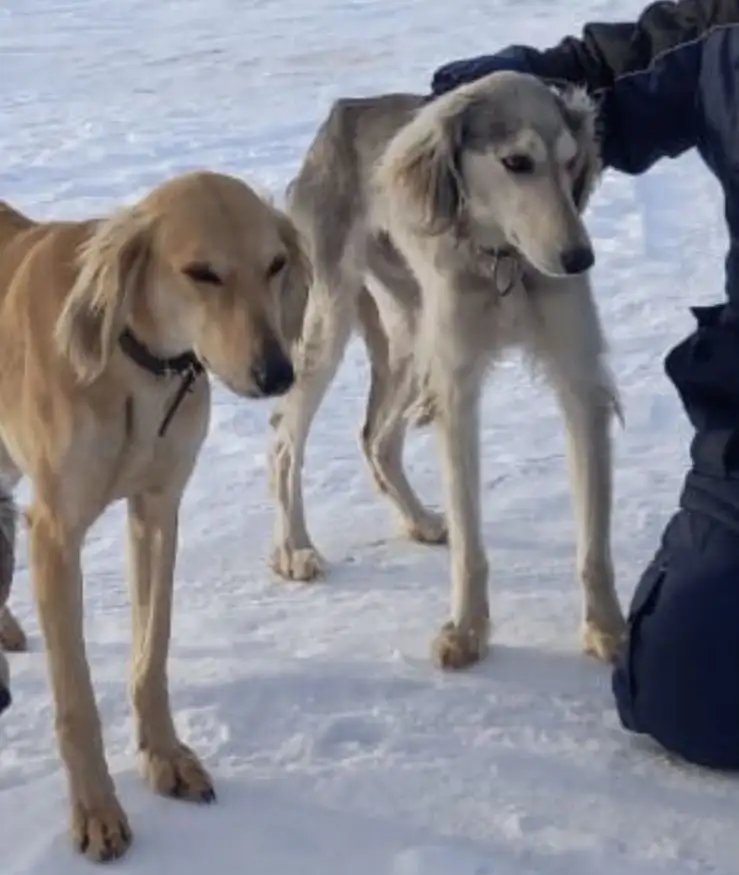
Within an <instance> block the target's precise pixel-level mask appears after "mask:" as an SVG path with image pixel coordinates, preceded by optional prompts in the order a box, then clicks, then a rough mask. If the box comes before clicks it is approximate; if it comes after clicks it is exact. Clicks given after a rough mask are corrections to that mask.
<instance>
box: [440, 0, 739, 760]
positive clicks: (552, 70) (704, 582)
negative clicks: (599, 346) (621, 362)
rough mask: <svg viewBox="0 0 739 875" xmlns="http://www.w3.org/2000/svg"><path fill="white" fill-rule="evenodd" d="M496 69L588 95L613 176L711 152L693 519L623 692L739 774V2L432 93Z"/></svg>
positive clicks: (680, 355) (619, 667)
mask: <svg viewBox="0 0 739 875" xmlns="http://www.w3.org/2000/svg"><path fill="white" fill-rule="evenodd" d="M494 70H518V71H521V72H526V73H530V74H533V75H535V76H538V77H541V78H543V79H548V80H565V81H568V82H572V83H578V84H580V85H583V86H585V87H586V88H587V89H588V90H589V91H590V92H591V93H592V95H593V96H594V98H595V99H596V100H597V103H598V113H599V123H600V129H601V137H602V155H603V162H604V166H605V167H610V168H613V169H615V170H618V171H621V172H624V173H628V174H634V175H635V174H640V173H643V172H644V171H646V170H647V169H648V168H649V167H651V166H652V165H653V164H654V163H655V162H656V161H658V160H659V159H661V158H665V157H676V156H678V155H681V154H683V153H684V152H686V151H688V150H689V149H693V148H695V149H697V150H698V152H699V153H700V155H701V156H702V158H703V160H704V161H705V163H706V165H707V166H708V167H709V169H710V170H711V171H712V173H713V174H714V175H715V176H716V178H717V179H718V181H719V183H720V184H721V187H722V189H723V193H724V197H725V215H726V222H727V225H728V231H729V250H728V253H727V256H726V263H725V271H726V273H725V293H726V294H725V299H724V300H722V302H721V303H717V304H716V305H714V306H710V307H700V308H698V307H694V308H692V312H693V315H694V317H695V321H696V327H695V330H694V332H693V333H692V334H690V335H689V336H688V337H686V338H685V339H684V340H683V341H682V342H680V343H679V344H678V345H677V346H676V347H674V348H673V349H672V350H671V351H670V352H669V353H668V354H667V356H666V358H665V371H666V373H667V376H668V378H669V379H670V381H671V382H672V383H673V385H674V386H675V388H676V390H677V392H678V395H679V397H680V399H681V402H682V404H683V407H684V409H685V412H686V414H687V416H688V418H689V420H690V422H691V424H692V426H693V429H694V435H693V438H692V442H691V447H690V458H691V467H690V470H689V471H688V473H687V475H686V477H685V480H684V483H683V486H682V491H681V494H680V498H679V508H678V510H677V512H676V513H675V514H674V516H673V517H672V519H671V520H670V522H669V523H668V525H667V527H666V529H665V531H664V532H663V534H662V538H661V543H660V545H659V547H658V549H657V551H656V553H655V555H654V557H653V559H652V561H651V562H650V563H649V565H648V567H647V568H646V570H645V571H644V573H643V575H642V577H641V579H640V580H639V582H638V584H637V587H636V590H635V593H634V596H633V599H632V603H631V606H630V609H629V615H628V636H627V640H626V642H625V644H624V647H623V648H622V651H621V653H620V655H619V656H618V658H617V660H616V664H615V666H614V670H613V678H612V687H613V692H614V696H615V700H616V707H617V710H618V713H619V716H620V719H621V723H622V724H623V726H624V727H625V728H626V729H628V730H631V731H632V732H635V733H640V734H646V735H649V736H651V737H652V738H654V739H655V740H656V741H657V742H659V743H660V744H661V745H662V746H663V747H664V748H665V749H667V750H669V751H671V752H673V753H675V754H677V755H679V756H681V757H683V758H684V759H686V760H688V761H690V762H693V763H696V764H699V765H702V766H707V767H711V768H716V769H726V770H729V769H731V770H736V769H739V0H679V2H669V0H664V2H656V3H651V4H650V5H649V6H647V7H646V8H645V9H644V10H643V12H642V13H641V15H640V16H639V17H638V18H637V20H636V21H633V22H621V23H607V22H598V23H590V24H587V25H586V26H585V27H584V29H583V32H582V35H581V37H580V38H575V37H572V36H568V37H566V38H565V39H563V40H562V41H561V42H560V43H559V44H558V45H556V46H554V47H553V48H550V49H547V50H544V51H538V50H536V49H534V48H531V47H529V46H523V45H513V46H508V47H507V48H505V49H503V50H501V51H499V52H498V53H497V54H492V55H485V56H481V57H476V58H471V59H465V60H459V61H454V62H452V63H448V64H445V65H444V66H443V67H440V68H439V69H438V70H437V71H436V73H435V74H434V76H433V80H432V88H431V90H432V97H433V95H439V94H442V93H444V92H446V91H448V90H450V89H452V88H455V87H457V86H458V85H461V84H462V83H465V82H470V81H472V80H474V79H477V78H479V77H481V76H484V75H487V74H488V73H490V72H493V71H494Z"/></svg>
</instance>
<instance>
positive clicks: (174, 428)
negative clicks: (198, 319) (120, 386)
mask: <svg viewBox="0 0 739 875" xmlns="http://www.w3.org/2000/svg"><path fill="white" fill-rule="evenodd" d="M182 385H183V377H181V376H175V377H168V378H161V379H158V380H156V381H155V382H154V381H152V385H151V386H147V387H146V388H145V389H143V390H142V389H139V391H137V392H136V393H135V394H130V395H128V396H127V397H126V399H125V401H124V402H123V410H122V417H123V429H124V435H125V437H124V442H123V446H122V452H121V462H120V466H119V468H118V474H117V476H116V478H115V483H114V484H113V486H112V490H111V491H112V495H111V498H113V499H121V498H126V497H128V496H130V495H134V494H137V493H139V492H142V491H145V490H156V489H161V488H164V486H165V484H166V483H168V482H170V480H171V479H172V478H173V477H174V478H175V480H179V479H180V478H179V476H178V471H179V470H180V469H181V470H182V471H183V472H184V471H185V470H186V469H188V470H189V469H190V468H191V466H192V464H194V461H195V456H196V454H197V451H198V449H199V447H200V445H201V443H202V441H203V440H204V438H205V434H206V432H207V426H208V419H209V415H208V411H209V398H208V394H209V393H208V383H207V378H206V377H204V376H202V375H201V376H200V377H199V378H198V379H197V381H196V382H195V384H194V386H193V387H192V388H191V389H190V390H189V391H188V392H186V394H185V395H184V397H183V398H182V399H181V400H180V402H179V403H178V404H177V405H176V407H174V406H173V405H175V402H176V399H177V396H178V393H179V392H180V391H181V387H182ZM168 417H169V421H168V422H165V421H166V420H167V418H168ZM163 427H164V433H163V434H160V430H161V429H162V428H163Z"/></svg>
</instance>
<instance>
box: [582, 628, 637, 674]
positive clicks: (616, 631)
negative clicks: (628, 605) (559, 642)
mask: <svg viewBox="0 0 739 875" xmlns="http://www.w3.org/2000/svg"><path fill="white" fill-rule="evenodd" d="M625 637H626V622H625V621H624V620H623V618H619V620H617V621H614V622H612V623H610V624H602V623H595V622H593V621H592V620H590V621H586V622H585V623H583V625H582V628H581V630H580V639H581V641H582V649H583V652H584V653H586V654H587V655H588V656H594V657H595V658H596V659H599V660H601V662H607V663H612V662H614V660H615V659H616V657H617V656H618V652H619V650H620V648H621V645H622V644H623V642H624V639H625Z"/></svg>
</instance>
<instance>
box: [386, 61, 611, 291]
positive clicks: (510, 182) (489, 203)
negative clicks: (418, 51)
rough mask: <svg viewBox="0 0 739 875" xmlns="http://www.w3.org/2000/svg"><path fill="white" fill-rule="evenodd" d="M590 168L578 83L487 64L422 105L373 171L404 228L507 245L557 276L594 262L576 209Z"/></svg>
mask: <svg viewBox="0 0 739 875" xmlns="http://www.w3.org/2000/svg"><path fill="white" fill-rule="evenodd" d="M600 169H601V165H600V160H599V155H598V148H597V141H596V137H595V107H594V104H593V103H592V101H591V100H590V99H589V98H588V97H587V95H586V93H585V92H584V91H583V90H582V89H579V88H576V87H572V86H570V87H565V88H563V89H555V88H553V87H550V86H548V85H546V84H544V83H543V82H542V81H541V80H539V79H537V78H535V77H533V76H528V75H525V74H521V73H512V72H497V73H492V74H490V75H489V76H486V77H484V78H482V79H479V80H477V81H476V82H473V83H470V84H468V85H464V86H461V87H460V88H458V89H456V90H454V91H452V92H450V93H449V94H446V95H444V96H442V97H440V98H438V99H437V100H434V101H433V102H432V103H429V104H427V105H425V106H424V107H423V108H422V109H421V110H420V111H419V112H418V113H417V115H416V116H415V117H414V119H413V120H412V121H411V122H410V123H409V124H407V125H406V126H405V127H404V128H402V129H401V130H400V131H399V133H398V134H397V135H396V136H395V138H394V139H393V140H392V141H391V143H390V145H389V146H388V149H387V151H386V153H385V155H384V158H383V160H382V162H381V164H380V166H379V168H378V172H379V179H380V183H381V185H383V187H384V189H385V191H386V192H388V194H389V196H390V197H391V199H396V201H397V199H400V203H399V204H398V205H399V206H401V207H402V209H401V210H400V211H399V213H400V214H401V215H403V216H404V217H407V218H405V220H406V221H408V222H409V223H410V225H411V227H412V229H413V231H414V232H416V233H422V234H425V235H439V234H445V233H449V232H451V233H456V234H463V235H464V236H466V237H470V238H471V239H472V240H473V241H475V242H476V243H478V244H479V245H480V246H484V247H490V248H492V247H502V248H506V247H510V248H512V249H514V250H516V251H517V252H519V253H520V254H521V255H522V256H523V257H524V259H525V260H526V261H527V262H529V263H530V264H531V265H532V266H533V267H534V268H535V269H537V270H538V271H540V272H541V273H544V274H547V275H549V276H565V275H573V274H579V273H583V272H584V271H587V270H588V269H589V268H590V267H592V265H593V263H594V255H593V248H592V244H591V241H590V238H589V235H588V232H587V230H586V228H585V226H584V224H583V221H582V218H581V215H582V212H583V210H584V209H585V206H586V205H587V201H588V198H589V196H590V194H591V192H592V190H593V188H594V185H595V182H596V180H597V178H598V175H599V173H600Z"/></svg>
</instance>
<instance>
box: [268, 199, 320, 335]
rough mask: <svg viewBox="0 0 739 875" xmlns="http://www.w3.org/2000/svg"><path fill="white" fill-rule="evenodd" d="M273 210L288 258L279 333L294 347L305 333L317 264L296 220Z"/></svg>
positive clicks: (282, 292)
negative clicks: (307, 309)
mask: <svg viewBox="0 0 739 875" xmlns="http://www.w3.org/2000/svg"><path fill="white" fill-rule="evenodd" d="M273 209H275V215H276V218H277V225H278V228H279V231H280V237H281V239H282V242H283V243H284V245H285V249H286V250H287V259H288V265H287V269H286V271H285V278H284V281H283V283H282V289H281V294H280V301H279V305H278V312H279V330H280V333H281V335H282V337H283V339H284V340H285V341H286V342H287V343H289V344H292V343H295V342H296V341H297V340H298V339H299V338H300V335H301V332H302V328H303V317H304V315H305V308H306V305H307V303H308V294H309V292H310V287H311V284H312V282H313V265H312V263H311V260H310V258H309V256H308V251H307V247H306V243H305V240H304V239H303V237H302V235H301V234H300V232H299V231H298V228H297V226H296V225H295V223H294V222H293V220H292V219H291V218H290V217H289V216H288V215H287V214H286V213H284V212H282V211H281V210H278V209H276V208H273Z"/></svg>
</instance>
